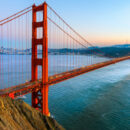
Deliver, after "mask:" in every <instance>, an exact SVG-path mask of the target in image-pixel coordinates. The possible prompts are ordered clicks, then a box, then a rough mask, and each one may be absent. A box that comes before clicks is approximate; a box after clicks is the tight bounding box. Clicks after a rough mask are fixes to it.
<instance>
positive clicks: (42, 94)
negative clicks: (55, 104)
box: [32, 2, 50, 116]
mask: <svg viewBox="0 0 130 130" xmlns="http://www.w3.org/2000/svg"><path fill="white" fill-rule="evenodd" d="M39 11H42V12H43V21H41V22H37V12H39ZM32 15H33V16H32V17H33V18H32V81H36V80H37V79H38V66H41V67H42V83H41V84H40V85H41V89H40V90H39V89H38V90H37V89H35V91H34V92H32V107H34V108H36V109H38V110H40V111H41V112H42V113H43V114H45V115H47V116H50V113H49V108H48V90H49V85H48V84H46V83H48V36H47V4H46V2H44V3H43V4H42V5H39V6H35V5H33V13H32ZM37 28H42V32H43V34H42V38H41V39H38V38H37ZM38 45H40V46H42V58H38V56H37V47H38Z"/></svg>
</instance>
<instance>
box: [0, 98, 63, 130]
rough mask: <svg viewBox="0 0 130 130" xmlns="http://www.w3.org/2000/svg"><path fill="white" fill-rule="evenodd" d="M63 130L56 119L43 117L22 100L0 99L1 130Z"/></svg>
mask: <svg viewBox="0 0 130 130" xmlns="http://www.w3.org/2000/svg"><path fill="white" fill-rule="evenodd" d="M51 129H53V130H63V128H62V126H60V125H59V124H58V123H57V122H56V121H55V120H54V119H52V118H51V117H46V116H44V115H42V114H41V113H40V112H39V111H37V110H35V109H34V108H32V107H31V106H29V105H28V104H26V103H25V102H24V101H22V100H19V99H18V100H12V99H10V98H8V97H6V98H2V97H0V130H51Z"/></svg>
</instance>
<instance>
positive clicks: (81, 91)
mask: <svg viewBox="0 0 130 130" xmlns="http://www.w3.org/2000/svg"><path fill="white" fill-rule="evenodd" d="M59 57H60V58H59V60H62V61H64V60H63V59H64V57H65V56H59ZM8 58H9V59H10V57H9V56H6V55H4V58H3V59H5V61H4V62H3V66H2V67H3V68H2V69H1V71H0V73H1V75H2V76H1V77H0V80H1V81H2V79H4V80H3V81H2V82H1V84H2V83H3V85H6V84H7V82H6V81H7V79H8V78H9V79H11V80H12V79H14V77H15V76H18V81H19V79H20V80H21V82H22V78H23V81H24V80H26V76H27V78H31V75H30V72H31V68H30V67H29V66H30V65H31V62H30V61H31V60H30V58H31V57H30V56H28V57H27V58H24V56H22V55H21V56H20V55H19V56H15V59H14V58H13V56H11V58H12V59H14V61H12V62H10V61H9V60H8ZM84 58H85V57H84V56H79V60H80V63H81V62H84ZM16 59H18V60H17V61H16ZM23 59H24V60H27V61H24V60H23ZM52 59H57V56H53V57H52ZM70 59H71V57H70ZM90 59H91V57H90ZM102 60H103V61H105V60H107V59H102ZM14 62H15V64H16V67H13V63H14ZM19 62H21V63H20V64H23V68H19V65H18V64H19ZM24 62H26V63H27V64H28V65H29V66H26V65H25V66H24ZM95 62H98V61H96V59H95ZM9 63H10V64H11V65H12V67H11V69H8V64H9ZM56 63H58V64H57V65H56V64H55V68H57V66H58V68H60V69H61V70H62V67H64V64H63V62H59V61H57V62H56ZM59 63H62V64H59ZM64 63H65V61H64ZM14 70H15V74H14V75H12V72H14ZM26 70H28V71H27V72H26ZM8 71H9V74H8ZM24 71H25V75H26V76H25V77H24V76H22V73H23V72H24ZM27 73H28V75H27ZM7 75H8V76H7ZM13 76H14V77H13ZM12 83H13V82H12V81H11V82H10V83H8V85H10V84H12ZM16 83H17V84H18V83H19V82H16ZM22 99H23V100H24V101H26V102H27V103H28V104H31V95H30V94H28V95H25V96H24V98H22ZM49 110H50V113H51V116H52V117H53V118H55V119H56V120H57V121H58V122H59V123H60V124H61V125H62V126H63V127H64V128H65V129H67V130H79V129H81V130H130V60H126V61H122V62H120V63H116V64H113V65H110V66H107V67H104V68H101V69H98V70H95V71H92V72H89V73H87V74H84V75H80V76H78V77H75V78H73V79H69V80H67V81H64V82H62V83H59V84H56V85H53V86H50V89H49Z"/></svg>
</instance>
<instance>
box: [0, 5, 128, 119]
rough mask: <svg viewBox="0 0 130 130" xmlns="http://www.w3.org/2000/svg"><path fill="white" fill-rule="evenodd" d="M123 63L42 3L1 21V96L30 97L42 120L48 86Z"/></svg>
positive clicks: (120, 58)
mask: <svg viewBox="0 0 130 130" xmlns="http://www.w3.org/2000/svg"><path fill="white" fill-rule="evenodd" d="M82 59H84V60H82ZM127 59H130V56H125V57H118V58H115V57H112V56H111V55H110V54H108V53H104V52H103V51H102V50H100V48H98V47H95V46H93V45H92V44H91V43H89V42H88V41H87V40H86V39H84V38H83V37H82V36H81V35H80V34H79V33H77V32H76V31H75V30H74V29H73V28H72V27H71V26H70V25H69V24H67V23H66V22H65V21H64V20H63V19H62V18H61V17H60V16H59V15H58V14H57V13H56V12H55V11H54V10H53V9H52V8H51V7H50V6H49V5H47V4H46V3H43V4H41V5H39V6H35V5H33V6H30V7H28V8H26V9H24V10H22V11H20V12H18V13H16V14H14V15H12V16H10V17H8V18H6V19H3V20H1V21H0V96H10V97H11V98H16V97H19V96H22V95H25V94H28V93H31V94H32V106H33V107H34V108H36V109H38V110H40V111H41V112H42V113H43V114H45V115H47V116H49V108H48V91H49V86H50V85H53V84H57V83H59V82H62V81H64V80H67V79H70V78H73V77H75V76H78V75H81V74H84V73H87V72H90V71H93V70H96V69H99V68H101V67H105V66H108V65H111V64H114V63H117V62H120V61H123V60H127Z"/></svg>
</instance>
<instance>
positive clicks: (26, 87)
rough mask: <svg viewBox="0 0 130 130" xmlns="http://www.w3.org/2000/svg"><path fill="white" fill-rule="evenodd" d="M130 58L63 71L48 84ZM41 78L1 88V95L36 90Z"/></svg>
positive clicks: (21, 93)
mask: <svg viewBox="0 0 130 130" xmlns="http://www.w3.org/2000/svg"><path fill="white" fill-rule="evenodd" d="M127 59H130V56H127V57H122V58H116V59H113V60H110V61H106V62H102V63H97V64H94V65H90V66H86V67H82V68H78V69H74V70H71V71H67V72H63V73H60V74H57V75H53V76H50V77H49V82H48V83H47V84H48V85H53V84H57V83H59V82H62V81H64V80H67V79H70V78H73V77H75V76H78V75H81V74H84V73H87V72H90V71H93V70H96V69H99V68H102V67H105V66H108V65H111V64H114V63H117V62H120V61H123V60H127ZM41 84H42V82H41V80H38V81H35V82H31V81H30V82H26V83H24V84H20V85H17V86H13V87H9V88H6V89H1V90H0V96H8V95H10V94H14V97H19V96H22V95H25V94H28V93H31V92H32V91H34V90H38V89H40V88H41Z"/></svg>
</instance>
